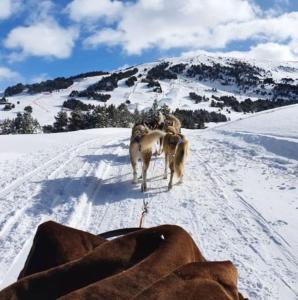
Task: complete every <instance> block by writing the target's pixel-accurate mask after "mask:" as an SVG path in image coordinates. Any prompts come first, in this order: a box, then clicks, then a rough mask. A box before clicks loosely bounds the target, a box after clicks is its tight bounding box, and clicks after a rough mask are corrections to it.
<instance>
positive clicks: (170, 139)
mask: <svg viewBox="0 0 298 300" xmlns="http://www.w3.org/2000/svg"><path fill="white" fill-rule="evenodd" d="M171 130H173V132H168V133H167V134H166V135H165V137H164V138H163V151H164V152H165V172H164V179H167V178H168V165H169V167H170V171H171V177H170V181H169V184H168V189H169V190H170V189H171V188H172V186H173V177H174V174H175V175H176V176H177V177H178V178H179V183H182V181H183V174H184V164H185V160H186V158H187V155H188V148H189V142H188V139H187V138H186V137H185V136H184V135H182V134H180V133H177V132H174V131H175V129H173V127H171Z"/></svg>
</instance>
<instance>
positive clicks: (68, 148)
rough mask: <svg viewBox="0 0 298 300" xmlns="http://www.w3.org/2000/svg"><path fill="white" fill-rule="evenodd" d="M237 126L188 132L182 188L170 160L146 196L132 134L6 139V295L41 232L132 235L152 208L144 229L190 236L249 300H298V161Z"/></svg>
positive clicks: (155, 168)
mask: <svg viewBox="0 0 298 300" xmlns="http://www.w3.org/2000/svg"><path fill="white" fill-rule="evenodd" d="M259 118H260V116H259ZM256 119H257V118H256ZM243 122H248V121H244V120H243ZM243 122H242V123H243ZM238 123H239V124H238V125H237V126H238V128H233V129H231V127H233V126H234V127H235V126H236V124H237V122H235V123H233V124H230V125H227V126H221V127H220V128H218V129H212V130H208V131H198V130H193V131H191V130H184V131H183V132H184V133H185V134H186V135H187V136H188V138H189V140H190V146H191V149H190V155H189V159H188V161H187V164H186V174H185V180H184V183H183V184H181V185H174V187H173V189H172V190H171V191H169V192H168V191H167V184H168V181H167V180H164V179H163V178H162V177H163V170H164V161H163V157H153V159H152V161H151V164H150V167H149V174H148V192H146V193H141V192H140V184H137V185H133V184H132V182H131V181H132V172H131V167H130V162H129V156H128V145H129V136H130V130H129V129H94V130H87V131H79V132H70V133H61V134H51V135H28V136H3V137H0V139H1V145H3V146H1V147H2V148H1V152H0V167H1V171H2V173H1V174H0V179H1V185H0V187H1V191H0V212H1V213H0V287H5V286H6V285H8V284H10V283H11V282H13V281H14V280H16V277H17V275H18V272H19V271H20V270H21V268H22V267H23V263H24V261H25V259H26V256H27V254H28V251H29V249H30V246H31V242H32V238H33V236H34V233H35V231H36V228H37V226H38V225H39V224H40V223H41V222H44V221H46V220H55V221H57V222H61V223H63V224H66V225H70V226H73V227H76V228H79V229H83V230H87V231H90V232H92V233H95V234H98V233H100V232H104V231H108V230H112V229H117V228H122V227H135V226H138V224H139V220H140V216H141V212H142V206H143V200H144V199H145V200H146V201H148V203H149V214H148V215H146V218H145V226H155V225H159V224H164V223H170V224H178V225H181V226H183V227H184V228H185V229H186V230H187V231H188V232H189V233H190V234H191V235H192V237H193V238H194V239H195V241H196V243H197V244H198V246H199V247H200V249H202V251H203V254H204V255H205V256H206V258H207V259H210V260H231V261H232V262H233V263H235V265H236V266H237V268H238V271H239V287H240V291H241V292H243V294H244V295H246V296H248V297H249V298H250V299H297V297H298V288H297V278H298V274H297V269H298V262H297V252H298V251H297V250H298V241H297V237H296V230H295V229H296V228H297V225H298V224H297V207H298V199H297V189H298V185H297V174H298V161H297V159H295V157H292V156H291V155H289V152H276V151H275V150H276V149H275V148H274V147H273V148H272V149H269V148H268V147H269V146H268V145H267V147H266V145H265V144H264V143H263V141H264V140H263V139H262V135H260V133H258V132H256V130H255V132H250V133H249V134H250V135H252V136H254V138H252V137H250V138H249V139H247V137H246V136H244V133H243V131H244V129H245V128H242V127H241V126H240V125H241V124H242V123H241V121H239V122H238ZM254 123H255V124H256V122H254ZM245 134H248V133H247V132H246V133H245ZM268 134H271V135H272V136H273V134H274V133H272V132H271V133H267V135H268ZM281 134H284V133H283V132H281ZM288 142H291V143H295V137H293V136H291V138H280V140H279V143H281V144H280V147H281V148H282V146H283V145H282V143H288ZM20 145H22V147H23V148H22V149H21V146H20ZM295 145H297V143H296V144H291V146H292V147H294V148H295ZM286 155H288V157H287V156H286Z"/></svg>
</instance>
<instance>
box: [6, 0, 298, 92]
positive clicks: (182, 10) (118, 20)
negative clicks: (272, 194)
mask: <svg viewBox="0 0 298 300" xmlns="http://www.w3.org/2000/svg"><path fill="white" fill-rule="evenodd" d="M0 41H1V43H0V90H1V89H3V88H4V87H6V86H7V85H9V84H13V83H16V82H26V83H30V82H34V81H40V80H43V79H48V78H53V77H57V76H69V75H74V74H77V73H81V72H87V71H92V70H111V69H115V68H119V67H121V66H124V65H132V64H137V63H142V62H148V61H152V60H155V59H158V58H160V57H166V56H179V55H181V54H185V53H194V54H195V53H199V52H200V51H209V52H218V53H222V52H225V53H228V54H229V55H233V56H237V57H252V58H255V59H271V60H278V61H280V60H292V61H293V60H296V61H298V0H123V1H120V0H119V1H118V0H114V1H112V0H72V1H71V0H56V1H54V0H0Z"/></svg>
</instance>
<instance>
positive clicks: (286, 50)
mask: <svg viewBox="0 0 298 300" xmlns="http://www.w3.org/2000/svg"><path fill="white" fill-rule="evenodd" d="M295 49H297V48H294V47H291V46H289V45H282V44H277V43H260V44H258V45H256V46H252V47H251V48H250V49H249V50H247V51H228V52H223V51H216V52H208V51H205V50H192V51H186V52H184V53H182V55H181V56H182V57H191V56H196V55H200V54H205V55H211V56H212V55H215V56H228V57H234V58H245V59H255V60H259V61H268V60H271V61H297V60H298V51H295Z"/></svg>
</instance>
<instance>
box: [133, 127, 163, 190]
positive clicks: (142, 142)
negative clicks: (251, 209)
mask: <svg viewBox="0 0 298 300" xmlns="http://www.w3.org/2000/svg"><path fill="white" fill-rule="evenodd" d="M163 136H165V132H163V131H161V130H150V129H149V128H148V127H147V126H144V125H142V124H141V125H135V126H134V127H133V128H132V134H131V139H130V145H129V156H130V162H131V166H132V169H133V182H134V183H137V182H138V177H137V162H138V160H141V161H142V185H141V191H142V192H144V191H146V190H147V170H148V167H149V164H150V160H151V156H152V147H153V145H154V143H156V142H157V141H158V140H159V139H160V138H161V137H163Z"/></svg>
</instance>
